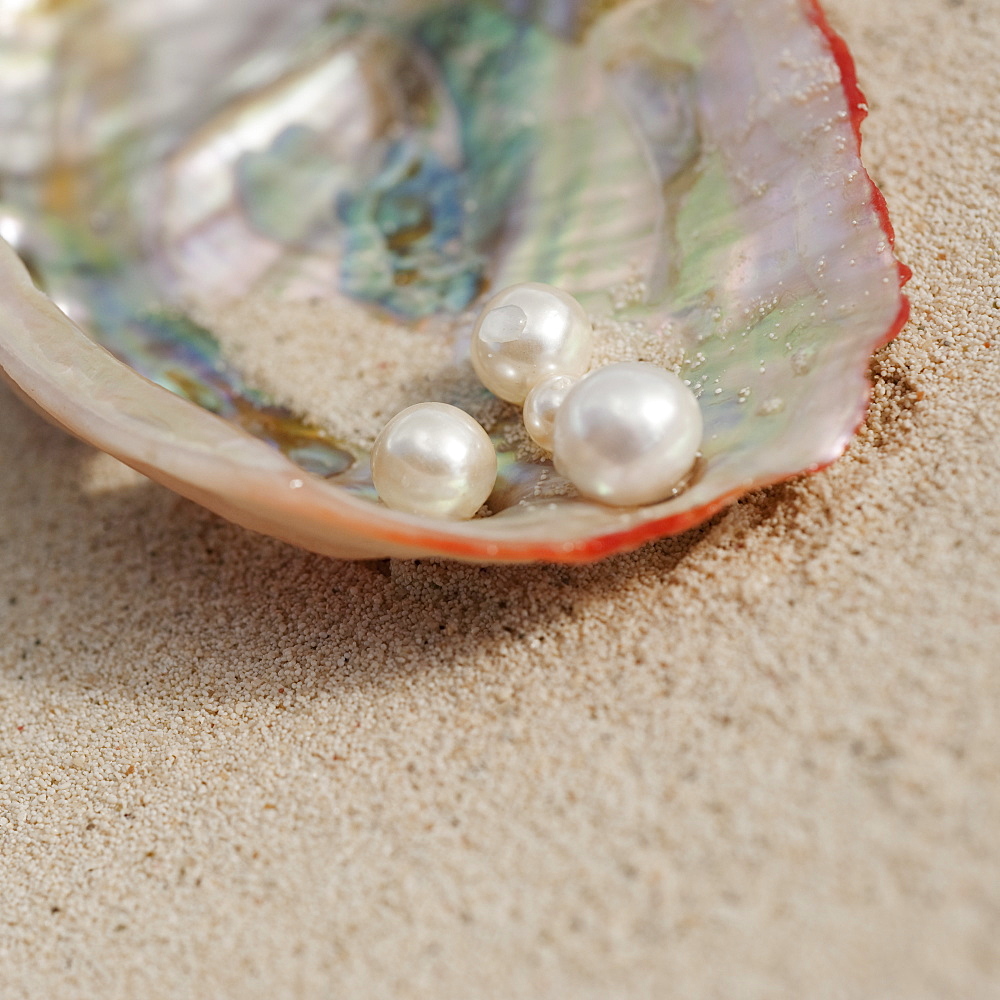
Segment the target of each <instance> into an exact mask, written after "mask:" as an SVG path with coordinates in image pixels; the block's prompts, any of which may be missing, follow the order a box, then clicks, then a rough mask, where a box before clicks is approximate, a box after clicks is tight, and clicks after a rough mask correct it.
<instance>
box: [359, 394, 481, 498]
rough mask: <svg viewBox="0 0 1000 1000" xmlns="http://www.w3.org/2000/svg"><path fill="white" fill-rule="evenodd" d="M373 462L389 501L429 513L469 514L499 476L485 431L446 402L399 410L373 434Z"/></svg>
mask: <svg viewBox="0 0 1000 1000" xmlns="http://www.w3.org/2000/svg"><path fill="white" fill-rule="evenodd" d="M371 465H372V480H373V481H374V483H375V489H376V490H377V491H378V495H379V497H380V498H381V499H382V502H383V503H384V504H385V505H386V506H387V507H391V508H393V509H394V510H400V511H405V512H406V513H408V514H423V515H426V516H429V517H446V518H469V517H472V515H473V514H475V513H476V511H477V510H479V508H480V507H482V505H483V504H484V503H485V502H486V498H487V497H488V496H489V495H490V492H491V491H492V489H493V484H494V483H495V482H496V478H497V456H496V452H495V451H494V449H493V443H492V442H491V441H490V438H489V435H488V434H487V433H486V431H485V430H483V428H482V426H481V425H480V424H478V423H476V421H475V420H473V419H472V417H470V416H469V415H468V414H467V413H466V412H465V411H464V410H460V409H459V408H458V407H457V406H451V405H449V404H448V403H417V404H415V405H414V406H408V407H407V408H406V409H405V410H402V411H401V412H400V413H397V414H396V416H394V417H393V418H392V419H391V420H390V421H389V422H388V423H387V424H386V425H385V427H384V428H382V432H381V433H380V434H379V436H378V438H377V439H376V441H375V446H374V447H373V448H372V457H371Z"/></svg>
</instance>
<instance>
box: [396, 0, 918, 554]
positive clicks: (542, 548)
mask: <svg viewBox="0 0 1000 1000" xmlns="http://www.w3.org/2000/svg"><path fill="white" fill-rule="evenodd" d="M801 2H802V4H803V5H804V7H805V13H806V16H807V17H808V18H809V20H810V21H811V22H812V23H813V24H814V25H815V26H816V27H817V28H818V29H819V30H820V31H821V32H822V33H823V35H824V36H825V37H826V41H827V45H828V46H829V48H830V53H831V54H832V55H833V58H834V60H835V61H836V63H837V66H838V68H839V69H840V79H841V86H842V87H843V90H844V96H845V97H846V99H847V106H848V108H849V110H850V115H851V124H852V125H853V128H854V135H855V139H856V142H857V148H858V154H859V156H860V153H861V146H862V135H861V124H862V122H864V120H865V118H867V117H868V104H867V102H866V100H865V95H864V93H863V92H862V90H861V88H860V86H859V85H858V74H857V68H856V66H855V63H854V57H853V56H852V55H851V52H850V49H848V47H847V42H845V41H844V39H843V38H842V37H841V36H840V35H839V34H838V33H837V32H836V31H835V30H834V29H833V27H832V25H831V24H830V22H829V20H828V19H827V16H826V12H825V11H824V10H823V8H822V7H821V6H820V3H819V0H801ZM865 177H866V179H867V181H868V184H869V186H870V188H871V194H872V206H873V208H874V210H875V214H876V215H877V217H878V220H879V224H880V225H881V227H882V230H883V231H884V232H885V235H886V238H887V239H888V241H889V245H890V246H894V245H895V242H896V234H895V231H894V230H893V227H892V222H891V221H890V220H889V209H888V206H887V205H886V201H885V197H884V196H883V194H882V192H881V191H880V190H879V189H878V187H877V185H876V184H875V182H874V181H873V180H872V179H871V176H870V175H869V174H868V171H867V170H865ZM897 269H898V273H899V287H900V288H902V287H903V286H904V285H905V284H906V283H907V282H908V281H909V280H910V278H911V277H912V276H913V272H912V271H911V270H910V268H909V267H907V266H906V264H904V263H902V262H901V261H899V262H897ZM909 317H910V302H909V300H908V299H907V298H906V296H905V295H901V296H900V307H899V312H898V313H897V314H896V317H895V318H894V320H893V322H892V324H891V325H890V326H889V328H888V329H887V330H886V331H885V333H884V334H883V335H882V337H880V338H879V339H878V341H877V342H876V343H875V345H874V348H873V350H878V349H880V348H882V347H884V346H885V345H886V344H888V343H889V342H890V341H892V340H893V339H894V338H895V337H896V336H897V335H898V334H899V332H900V331H901V330H902V329H903V327H904V326H905V325H906V323H907V320H908V319H909ZM867 411H868V407H867V402H866V404H865V406H864V407H863V409H862V412H861V414H860V415H859V417H858V422H857V425H856V426H855V428H854V431H855V433H856V432H857V431H858V429H860V427H861V425H862V424H863V423H864V421H865V417H866V415H867ZM834 461H836V458H833V459H830V460H829V461H826V462H819V463H817V464H816V465H814V466H812V467H810V468H808V469H803V470H801V471H799V472H796V473H793V474H792V475H789V476H781V477H776V478H774V479H772V480H768V481H764V482H759V483H754V484H753V486H752V487H749V488H747V489H743V488H740V489H736V490H733V491H732V492H730V493H728V494H725V495H723V496H721V497H716V498H715V499H714V500H712V501H711V502H710V503H707V504H704V505H703V506H701V507H697V508H694V509H693V510H687V511H683V512H681V513H679V514H672V515H670V516H669V517H664V518H660V519H659V520H655V521H648V522H646V523H645V524H642V525H639V526H638V527H634V528H629V529H627V530H624V531H615V532H610V533H608V534H605V535H598V536H596V537H594V538H588V539H585V540H583V541H579V542H572V543H559V544H554V543H541V544H540V543H537V542H532V543H524V544H520V545H519V544H516V543H515V544H509V543H505V542H491V541H487V540H485V539H482V540H481V539H470V538H456V537H454V536H453V535H434V534H433V533H430V537H428V536H427V535H425V536H424V540H425V544H430V545H433V547H434V548H435V549H437V551H438V553H439V554H442V555H448V556H450V557H453V558H459V559H466V560H472V561H475V560H485V561H491V562H498V561H502V562H560V563H585V562H593V561H595V560H597V559H602V558H604V557H606V556H610V555H614V554H615V553H618V552H628V551H630V550H632V549H636V548H638V547H639V546H640V545H642V544H644V543H645V542H648V541H652V540H654V539H656V538H661V537H665V536H667V535H677V534H680V533H681V532H683V531H686V530H688V529H689V528H693V527H695V526H696V525H698V524H701V523H703V522H704V521H706V520H708V519H709V518H710V517H712V516H713V515H714V514H716V513H717V512H718V511H720V510H721V509H722V508H724V507H728V506H729V505H730V504H732V503H734V502H735V501H736V500H738V499H739V498H740V497H741V496H744V495H745V494H746V493H748V492H750V489H762V488H763V487H765V486H774V485H775V484H777V483H780V482H784V481H786V480H788V479H795V478H797V477H798V476H800V475H805V474H811V473H814V472H819V471H821V470H822V469H825V468H826V467H827V466H829V465H831V464H832V463H833V462H834ZM382 538H383V539H385V540H387V541H388V540H393V541H398V542H400V543H403V544H407V543H409V544H411V545H412V543H413V538H412V536H411V535H409V534H407V533H404V532H399V533H398V535H397V533H396V532H387V533H385V534H383V535H382ZM567 544H568V545H570V546H571V547H567Z"/></svg>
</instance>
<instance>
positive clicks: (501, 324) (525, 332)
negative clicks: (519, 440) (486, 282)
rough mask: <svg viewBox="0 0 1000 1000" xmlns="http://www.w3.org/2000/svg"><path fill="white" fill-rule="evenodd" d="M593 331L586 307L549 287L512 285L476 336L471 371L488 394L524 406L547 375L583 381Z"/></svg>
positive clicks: (493, 302)
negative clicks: (535, 387) (580, 378)
mask: <svg viewBox="0 0 1000 1000" xmlns="http://www.w3.org/2000/svg"><path fill="white" fill-rule="evenodd" d="M592 341H593V330H592V328H591V325H590V320H589V319H588V318H587V314H586V313H585V312H584V311H583V306H581V305H580V303H579V302H577V301H576V299H574V298H573V296H571V295H567V294H566V293H565V292H564V291H562V290H561V289H559V288H553V287H552V286H551V285H541V284H537V283H535V282H527V283H525V284H522V285H511V287H510V288H505V289H504V290H503V291H502V292H500V293H499V294H497V295H495V296H493V298H492V299H490V301H489V302H487V303H486V307H485V308H484V309H483V311H482V313H481V314H480V316H479V319H478V320H477V321H476V326H475V329H474V330H473V332H472V345H471V353H472V367H473V368H475V370H476V375H478V376H479V380H480V381H481V382H482V383H483V385H485V386H486V388H487V389H489V390H490V392H492V393H494V394H495V395H497V396H499V397H500V398H501V399H506V400H507V402H508V403H518V404H521V403H523V402H524V399H525V397H526V396H527V395H528V392H529V391H530V390H531V387H532V386H533V385H535V383H536V382H539V381H541V379H543V378H545V377H546V376H547V375H574V376H580V375H582V374H583V373H584V372H585V371H586V370H587V368H588V367H589V365H590V355H591V350H592Z"/></svg>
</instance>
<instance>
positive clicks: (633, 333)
mask: <svg viewBox="0 0 1000 1000" xmlns="http://www.w3.org/2000/svg"><path fill="white" fill-rule="evenodd" d="M0 52H3V53H4V55H5V58H4V59H3V61H2V63H0V65H2V66H3V70H2V73H0V126H2V127H3V129H4V132H5V134H7V135H8V136H11V137H12V139H11V141H9V142H7V143H5V144H4V145H3V147H2V148H0V183H2V190H0V194H2V204H0V235H2V236H4V237H5V238H6V239H7V240H8V241H9V242H10V243H11V244H12V245H13V246H14V247H15V249H16V250H17V253H18V254H19V255H20V257H21V260H19V259H18V256H17V255H16V254H15V253H14V252H13V251H12V250H10V249H8V248H7V247H6V246H0V300H2V302H3V309H2V312H0V367H2V369H3V371H4V372H5V374H6V375H7V377H8V378H9V379H10V380H11V381H12V382H13V383H14V384H15V385H16V386H17V387H18V389H19V390H20V391H21V392H22V394H23V395H25V396H26V397H27V398H28V399H29V400H30V401H32V402H33V403H34V404H35V405H36V406H37V407H38V408H40V409H41V410H42V411H43V412H45V413H46V414H47V415H48V416H49V417H51V418H52V419H53V420H54V421H56V422H57V423H59V424H60V425H62V426H63V427H65V428H66V429H67V430H69V431H71V432H72V433H74V434H76V435H78V436H79V437H81V438H83V439H85V440H87V441H89V442H91V443H93V444H94V445H96V446H97V447H99V448H102V449H104V450H105V451H108V452H110V453H111V454H113V455H115V456H116V457H118V458H120V459H121V460H122V461H124V462H126V463H128V464H129V465H132V466H133V467H135V468H137V469H139V470H140V471H142V472H143V473H145V474H146V475H148V476H150V477H151V478H153V479H155V480H157V481H159V482H161V483H164V484H165V485H167V486H169V487H170V488H172V489H174V490H176V491H177V492H179V493H181V494H183V495H185V496H187V497H190V498H191V499H193V500H196V501H197V502H199V503H202V504H204V505H205V506H206V507H209V508H210V509H212V510H214V511H216V512H218V513H219V514H221V515H223V516H225V517H227V518H229V519H231V520H233V521H236V522H237V523H240V524H242V525H245V526H246V527H249V528H251V529H254V530H257V531H261V532H264V533H267V534H271V535H274V536H277V537H279V538H283V539H285V540H287V541H289V542H292V543H294V544H296V545H300V546H303V547H305V548H308V549H312V550H314V551H317V552H322V553H327V554H330V555H335V556H343V557H381V556H417V555H428V554H435V555H443V556H450V557H454V558H461V559H469V560H480V561H527V560H539V559H549V560H560V561H582V560H588V559H594V558H597V557H600V556H603V555H607V554H609V553H612V552H616V551H620V550H624V549H628V548H633V547H635V546H637V545H639V544H641V543H642V542H643V541H645V540H648V539H651V538H655V537H657V536H661V535H664V534H669V533H675V532H679V531H683V530H685V529H686V528H688V527H691V526H692V525H695V524H697V523H699V522H701V521H703V520H704V519H706V518H707V517H709V516H710V515H711V514H712V513H714V512H715V511H717V510H718V509H720V508H721V507H722V506H724V505H726V504H728V503H731V502H732V501H733V500H734V499H736V498H737V497H739V496H740V495H741V494H743V493H745V492H746V491H748V490H750V489H753V488H755V487H759V486H762V485H765V484H769V483H773V482H776V481H779V480H782V479H785V478H788V477H789V476H793V475H795V474H797V473H801V472H805V471H813V470H816V469H819V468H821V467H822V466H824V465H826V464H828V463H829V462H831V461H833V460H834V459H835V458H836V457H837V456H838V455H839V454H840V453H841V452H842V451H843V449H844V448H845V447H846V445H847V442H848V441H849V440H850V438H851V436H852V434H853V433H854V431H855V429H856V427H857V425H858V424H859V422H860V421H861V420H862V419H863V416H864V412H865V409H866V406H867V400H868V394H869V385H868V382H867V378H866V371H867V366H868V360H869V357H870V355H871V353H872V351H873V350H874V349H876V348H877V347H878V346H880V345H881V344H883V343H884V342H886V341H887V340H888V339H890V338H891V337H892V336H893V335H894V334H895V333H896V332H897V331H898V330H899V329H900V328H901V326H902V324H903V323H904V322H905V319H906V315H907V304H906V300H905V298H904V297H903V296H902V295H901V293H900V286H901V284H902V283H903V282H904V281H905V279H906V277H907V272H906V270H905V268H903V267H902V265H899V264H897V262H896V260H895V258H894V256H893V252H892V229H891V227H890V225H889V221H888V217H887V214H886V210H885V204H884V201H883V200H882V198H881V196H880V194H879V193H878V191H877V189H876V188H875V187H874V185H873V184H872V183H871V181H870V180H869V178H868V175H867V173H866V172H865V170H864V167H863V165H862V163H861V160H860V155H859V152H860V122H861V120H862V119H863V117H864V114H865V106H864V103H863V98H862V96H861V94H860V92H859V91H858V89H857V84H856V81H855V77H854V71H853V67H852V64H851V60H850V57H849V54H848V53H847V49H846V47H845V45H844V43H843V42H842V40H841V39H840V38H839V37H838V36H837V35H835V34H834V33H833V32H832V30H831V29H830V28H829V26H828V25H827V23H826V21H825V19H824V17H823V15H822V12H821V11H820V9H819V7H818V6H817V5H816V4H815V3H814V2H812V0H620V2H610V3H608V2H598V0H593V2H589V3H588V2H585V0H563V2H558V0H543V2H539V3H535V4H525V3H523V2H519V0H507V2H506V3H501V2H499V0H497V2H490V0H478V2H465V3H441V2H437V3H434V2H425V0H385V2H382V3H380V4H377V5H365V4H361V3H356V2H350V0H340V2H335V3H333V4H329V3H317V2H313V0H300V2H297V3H295V4H287V3H285V2H282V0H249V2H248V0H238V2H237V0H228V2H220V0H216V2H214V3H211V4H209V3H205V2H200V3H190V4H185V5H183V7H182V8H177V9H174V8H173V6H172V5H157V4H152V3H148V2H145V0H136V2H131V3H130V2H126V0H76V2H70V3H67V4H60V5H57V6H56V7H50V6H49V5H45V6H44V7H42V6H39V7H38V8H35V7H33V6H32V5H30V4H28V5H25V6H24V7H23V8H21V9H20V12H19V13H15V14H11V15H9V16H7V18H6V19H5V20H4V21H3V22H2V23H0ZM22 260H23V261H24V262H25V263H26V264H27V268H26V267H25V264H24V263H22ZM29 268H30V272H31V274H30V276H29V270H28V269H29ZM33 278H34V280H35V281H37V282H38V284H39V286H40V287H41V288H43V289H44V290H45V293H43V292H42V291H39V290H38V289H37V288H36V287H35V284H34V283H33V280H32V279H33ZM528 280H532V281H544V282H548V283H551V284H556V285H559V286H561V287H563V288H565V289H567V290H568V291H570V292H572V293H573V294H575V295H577V297H579V298H580V299H581V301H582V302H583V303H584V304H585V306H586V307H587V308H588V310H589V311H590V312H591V314H592V316H593V317H594V318H595V321H596V324H597V326H598V328H599V329H601V330H603V331H604V332H605V335H606V337H607V339H608V341H609V342H614V343H619V342H624V343H627V344H631V345H633V349H634V350H635V351H636V352H637V354H638V355H639V356H641V355H642V354H643V352H644V351H645V352H646V353H652V354H653V355H654V357H653V359H654V360H659V361H661V362H663V363H666V359H668V358H669V357H670V355H671V354H672V352H676V353H677V356H678V358H679V359H680V360H679V370H680V371H681V374H682V375H683V376H684V377H685V378H686V379H687V380H688V381H689V383H690V384H691V386H692V388H693V389H694V390H695V391H696V393H698V394H699V396H700V399H701V403H702V407H703V413H704V419H705V428H706V434H705V441H704V447H703V455H702V458H701V460H700V462H699V464H698V466H697V468H696V470H695V472H694V474H693V476H692V478H691V480H690V482H689V483H688V484H686V487H685V488H684V489H683V490H682V491H681V492H679V493H678V495H676V496H675V497H673V498H672V499H670V500H667V501H665V502H664V503H660V504H656V505H654V506H651V507H647V508H642V509H635V510H615V509H609V508H604V507H601V506H599V505H596V504H592V503H587V502H584V501H582V500H580V499H579V498H577V497H575V496H573V494H572V491H571V490H568V489H567V488H566V484H565V483H564V482H560V481H559V479H558V477H557V476H555V474H554V472H553V471H552V469H551V466H550V465H549V464H548V463H547V462H545V461H544V460H543V459H542V458H541V457H540V456H538V455H537V454H535V455H533V454H532V453H531V452H530V450H527V451H526V450H525V448H524V447H523V443H519V442H518V441H517V440H516V424H517V417H516V414H514V413H512V412H510V411H504V410H502V409H500V410H496V409H494V410H489V412H490V413H491V414H492V416H491V419H490V421H489V423H490V430H491V432H492V434H493V437H494V440H495V442H496V444H497V447H498V452H499V456H500V466H501V475H500V478H499V480H498V485H497V489H496V490H495V492H494V494H493V496H492V497H491V500H490V507H491V509H492V511H493V514H492V516H489V517H484V518H479V519H476V520H474V521H470V522H463V523H443V522H432V521H428V520H425V519H420V518H417V517H413V516H408V515H404V514H399V513H395V512H392V511H389V510H387V509H386V508H385V507H383V506H382V505H380V504H379V503H378V502H377V500H376V499H375V497H374V495H373V492H372V488H371V483H370V475H369V473H368V469H367V458H366V448H367V445H368V443H369V442H368V441H367V440H366V439H365V438H364V436H363V435H361V436H354V437H353V438H352V436H351V435H350V434H345V433H343V429H342V428H341V429H338V428H329V427H327V428H323V427H318V426H315V425H313V424H310V423H308V422H307V421H305V420H304V419H302V418H300V417H298V416H297V415H296V412H295V411H294V409H293V408H291V407H289V406H287V405H283V404H282V403H281V401H277V402H276V401H274V400H272V399H269V398H268V397H267V396H266V395H265V394H264V393H262V392H261V391H260V389H259V388H258V387H255V386H252V385H249V384H248V380H247V379H246V378H244V377H243V376H241V375H240V373H239V372H238V371H237V370H236V368H235V367H234V366H233V365H232V364H231V363H229V362H227V360H226V358H225V357H224V356H223V354H222V352H221V351H220V347H219V343H218V341H217V339H216V337H215V336H213V333H212V331H211V330H210V329H208V328H207V326H208V324H206V323H204V322H201V321H200V318H201V317H204V316H206V315H209V316H211V315H215V316H219V315H224V314H225V312H226V310H227V309H230V308H235V307H236V304H237V303H239V302H240V301H242V300H244V299H246V298H247V297H248V296H252V297H253V298H254V300H255V301H257V302H264V303H267V304H269V307H270V308H272V309H273V310H274V312H275V313H280V312H281V310H283V309H285V308H291V307H293V306H294V305H295V304H296V303H302V302H309V301H312V300H315V299H317V298H319V299H321V300H322V299H326V300H332V301H334V302H337V301H340V302H345V306H344V308H345V310H346V308H347V305H346V301H345V299H346V298H349V299H350V300H351V301H353V302H354V303H362V304H364V307H365V308H366V309H368V310H370V311H371V314H372V316H373V317H374V316H378V317H380V320H379V321H383V320H386V319H387V318H388V319H390V320H391V322H392V323H393V324H395V326H396V328H398V329H399V330H402V331H404V334H405V331H406V330H411V329H412V330H413V331H414V336H417V332H418V331H419V332H420V335H421V336H424V335H427V333H428V331H430V333H432V334H433V335H434V336H439V337H441V338H444V340H445V342H446V343H448V344H453V345H454V349H455V351H456V355H457V356H461V354H462V351H463V344H464V342H465V341H464V340H463V338H465V337H467V335H468V330H469V328H470V326H471V320H470V312H469V310H470V309H473V308H474V307H475V305H476V303H477V302H478V301H480V299H481V297H482V296H484V294H485V293H486V291H487V289H489V288H493V289H496V288H499V287H503V286H504V285H507V284H512V283H514V282H517V281H528ZM353 308H355V309H356V308H357V305H355V306H354V307H353ZM374 321H375V320H374V319H373V322H374ZM336 335H337V330H336V323H334V329H333V330H332V332H331V349H330V354H331V366H332V367H334V368H335V364H336V359H337V339H336ZM633 356H635V355H633ZM341 377H349V376H345V375H342V376H341ZM410 401H411V400H399V401H398V404H399V405H398V406H397V408H401V407H402V406H403V405H405V403H407V402H410ZM447 401H454V400H447ZM466 402H468V400H466ZM477 406H481V407H486V408H487V410H488V409H489V408H488V401H487V400H485V399H478V400H477V399H473V401H472V404H471V405H470V406H469V408H470V409H473V410H475V408H476V407H477ZM484 412H486V411H484Z"/></svg>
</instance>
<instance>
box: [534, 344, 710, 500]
mask: <svg viewBox="0 0 1000 1000" xmlns="http://www.w3.org/2000/svg"><path fill="white" fill-rule="evenodd" d="M702 426H703V425H702V416H701V410H700V409H699V407H698V401H697V400H696V399H695V398H694V394H693V393H692V392H691V390H690V389H688V387H687V386H686V385H685V384H684V383H683V382H682V381H681V379H679V378H678V377H677V376H676V375H673V374H671V373H670V372H668V371H665V370H664V369H663V368H660V367H658V366H656V365H651V364H646V363H644V362H641V361H627V362H624V363H621V364H613V365H607V366H606V367H604V368H599V369H597V370H596V371H594V372H592V373H591V374H590V375H588V376H587V377H586V378H584V379H582V380H581V381H580V382H578V383H577V384H576V385H575V386H573V388H572V389H570V391H569V393H568V394H567V396H566V399H565V400H564V401H563V404H562V406H561V407H559V410H558V412H557V413H556V419H555V434H554V442H553V444H554V456H553V457H554V460H555V466H556V469H558V471H559V472H560V473H561V474H562V475H564V476H565V477H566V478H567V479H568V480H569V481H570V482H571V483H573V485H574V486H575V487H576V488H577V489H578V490H579V491H580V493H581V494H582V495H583V496H585V497H588V498H590V499H592V500H598V501H600V502H601V503H606V504H610V505H612V506H615V507H631V506H638V505H640V504H649V503H656V502H657V501H659V500H664V499H666V498H667V497H668V496H670V494H671V492H672V490H673V488H674V487H675V486H676V485H677V484H678V483H679V482H680V481H681V480H682V479H683V478H684V476H685V474H686V473H687V472H688V471H689V470H690V468H691V466H692V465H693V464H694V460H695V458H697V456H698V449H699V447H700V445H701V436H702Z"/></svg>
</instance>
